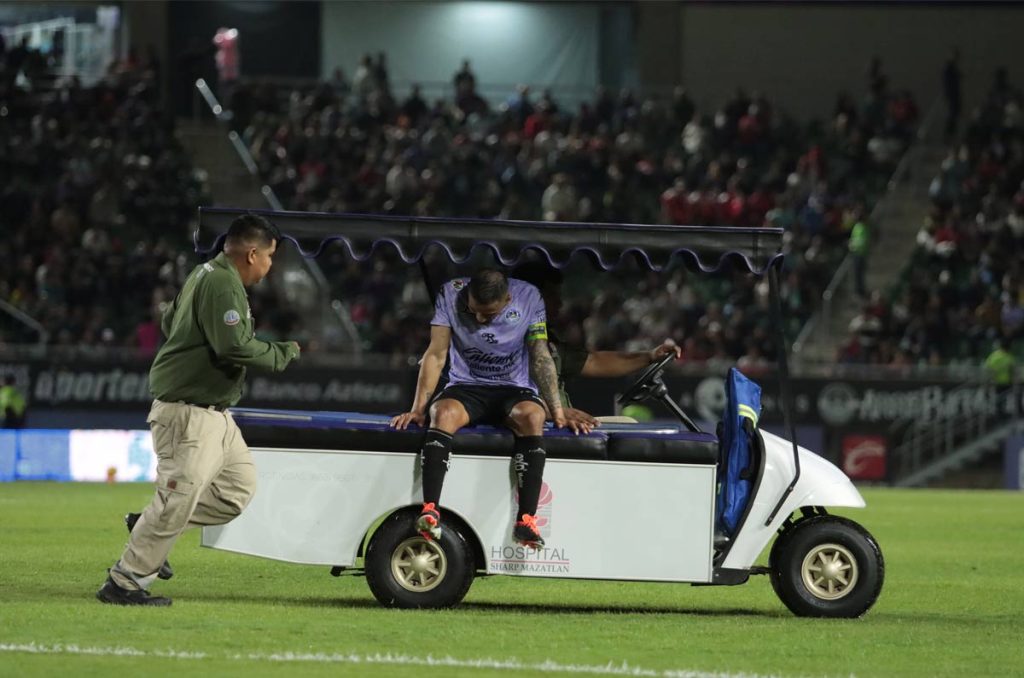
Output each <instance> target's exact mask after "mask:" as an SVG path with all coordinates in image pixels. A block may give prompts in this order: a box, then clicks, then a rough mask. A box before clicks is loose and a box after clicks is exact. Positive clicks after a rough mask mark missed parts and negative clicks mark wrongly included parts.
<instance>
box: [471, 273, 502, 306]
mask: <svg viewBox="0 0 1024 678" xmlns="http://www.w3.org/2000/svg"><path fill="white" fill-rule="evenodd" d="M507 295H508V278H506V277H505V274H504V273H502V272H501V271H499V270H496V269H493V268H481V269H480V270H479V271H477V272H476V273H474V274H473V277H472V278H470V279H469V296H471V297H473V301H475V302H476V303H478V304H493V303H494V302H496V301H503V300H504V299H505V297H506V296H507Z"/></svg>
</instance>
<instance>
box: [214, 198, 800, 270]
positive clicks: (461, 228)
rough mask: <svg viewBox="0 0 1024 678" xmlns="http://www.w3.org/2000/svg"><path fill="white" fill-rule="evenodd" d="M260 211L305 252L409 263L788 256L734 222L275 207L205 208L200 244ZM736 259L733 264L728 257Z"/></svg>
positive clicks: (656, 265)
mask: <svg viewBox="0 0 1024 678" xmlns="http://www.w3.org/2000/svg"><path fill="white" fill-rule="evenodd" d="M241 214H259V215H260V216H263V217H266V218H267V219H269V220H270V221H272V222H273V223H274V224H275V225H276V226H277V227H278V228H279V229H280V231H281V233H282V236H283V237H284V238H285V239H287V240H290V241H291V242H292V243H294V244H295V246H296V247H297V248H298V249H299V251H300V252H301V253H302V254H303V256H307V257H316V256H319V255H320V254H321V253H322V252H323V251H324V250H325V248H327V246H328V245H330V244H331V243H335V242H338V243H342V244H344V246H345V247H346V248H347V249H348V251H349V253H350V254H351V255H352V257H353V258H355V259H357V260H359V261H363V260H366V259H367V258H369V257H370V256H372V255H373V252H374V250H376V249H378V248H382V247H391V248H394V249H395V250H396V251H397V252H398V254H399V256H401V258H402V260H403V261H405V262H406V263H415V262H417V261H419V260H420V259H421V258H422V257H423V255H424V253H425V252H426V251H427V250H428V248H430V247H431V246H439V247H441V248H443V249H444V251H445V252H446V253H447V254H448V256H449V257H450V258H451V260H452V261H453V262H455V263H462V262H464V261H466V260H467V259H468V258H469V257H470V255H471V254H472V252H473V250H474V249H476V248H478V247H484V248H489V249H491V250H493V252H494V254H495V256H496V257H497V258H498V260H500V261H501V263H502V264H504V265H506V266H514V265H515V264H517V263H518V262H519V261H521V260H522V259H523V255H524V253H526V251H527V250H533V251H535V252H538V253H540V254H542V255H543V256H545V257H546V258H547V260H548V261H549V262H550V263H551V264H552V265H554V266H556V267H558V268H562V267H564V266H565V265H567V264H568V263H569V260H570V258H572V256H573V255H574V254H576V253H577V252H586V253H588V254H590V255H591V256H592V258H593V260H594V262H595V263H596V264H597V265H598V266H599V267H601V268H603V269H605V270H610V269H612V268H614V267H615V266H616V265H617V264H618V263H619V261H621V260H622V259H623V258H626V257H628V256H636V257H638V258H639V259H640V260H641V261H642V262H644V263H645V264H646V265H647V266H648V267H650V268H651V270H654V271H660V270H662V269H663V268H665V266H666V265H668V263H669V262H670V261H671V260H672V259H673V258H680V259H682V260H684V261H686V263H688V264H692V265H694V266H696V267H697V268H699V269H700V270H701V271H704V272H708V273H710V272H714V271H717V270H719V269H721V268H722V267H723V266H726V265H729V264H731V265H732V266H738V265H742V266H745V267H746V269H747V270H749V271H750V272H751V273H754V274H757V275H763V274H764V273H765V272H767V270H768V269H769V268H770V267H772V266H779V265H780V264H781V262H782V252H781V250H782V233H783V231H782V229H780V228H740V227H733V226H645V225H638V224H593V223H562V222H540V221H498V220H491V219H443V218H424V217H393V216H379V215H364V214H323V213H315V212H274V211H267V210H241V209H221V208H208V207H202V208H200V209H199V229H198V230H197V231H196V234H195V245H196V251H197V252H199V253H201V254H208V253H210V252H211V251H214V250H218V249H219V248H220V245H221V242H222V238H223V236H224V234H225V233H226V232H227V229H228V226H229V225H230V224H231V222H232V220H234V219H235V217H237V216H239V215H241ZM727 262H728V263H727Z"/></svg>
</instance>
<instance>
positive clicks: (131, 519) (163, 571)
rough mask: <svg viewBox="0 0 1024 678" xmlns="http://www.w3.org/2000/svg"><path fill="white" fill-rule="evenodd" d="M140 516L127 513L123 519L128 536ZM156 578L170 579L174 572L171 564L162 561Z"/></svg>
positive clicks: (139, 514)
mask: <svg viewBox="0 0 1024 678" xmlns="http://www.w3.org/2000/svg"><path fill="white" fill-rule="evenodd" d="M141 516H142V514H141V513H129V514H127V515H125V517H124V524H125V525H127V526H128V534H131V533H132V530H134V529H135V523H137V522H139V518H140V517H141ZM156 576H157V577H158V578H160V579H170V578H171V577H173V576H174V570H172V569H171V564H170V563H169V562H167V561H166V560H165V561H164V564H163V565H161V566H160V570H159V571H158V572H157V573H156Z"/></svg>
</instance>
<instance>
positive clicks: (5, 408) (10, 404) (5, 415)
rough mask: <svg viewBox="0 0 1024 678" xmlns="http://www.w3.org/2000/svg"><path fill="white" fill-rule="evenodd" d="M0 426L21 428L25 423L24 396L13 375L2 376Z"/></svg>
mask: <svg viewBox="0 0 1024 678" xmlns="http://www.w3.org/2000/svg"><path fill="white" fill-rule="evenodd" d="M0 422H2V425H0V428H21V427H22V426H24V425H25V396H23V395H21V391H19V390H18V386H17V380H16V379H15V378H14V375H11V374H9V375H7V376H6V377H4V385H3V386H0Z"/></svg>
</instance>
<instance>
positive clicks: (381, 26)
mask: <svg viewBox="0 0 1024 678" xmlns="http://www.w3.org/2000/svg"><path fill="white" fill-rule="evenodd" d="M610 11H618V12H619V14H618V15H616V16H617V17H618V18H617V19H616V20H617V21H619V22H620V23H621V22H622V21H625V20H628V17H629V16H630V13H629V11H628V9H627V8H625V7H624V6H621V3H613V7H611V8H602V7H600V6H599V5H598V4H595V3H579V4H576V3H539V2H538V3H532V2H531V3H524V2H417V3H397V4H396V3H391V2H327V3H324V5H323V19H322V24H321V28H322V31H323V36H322V43H323V50H322V57H321V67H320V73H321V76H322V77H324V78H329V77H330V76H331V73H332V72H333V71H334V69H335V68H336V67H340V68H341V69H342V70H343V71H344V73H345V75H346V77H347V78H351V77H352V74H353V71H354V69H355V67H356V65H357V64H358V63H359V59H360V57H362V56H363V55H364V54H373V55H376V54H377V53H378V52H381V51H383V52H385V53H386V54H387V57H388V68H389V75H390V78H391V82H392V83H394V84H395V85H397V86H398V91H399V92H404V90H405V88H406V87H407V86H408V84H409V83H412V82H418V83H421V84H422V85H423V89H424V91H425V92H426V93H427V94H429V95H431V96H440V95H446V96H451V93H452V90H451V88H452V76H453V75H454V74H455V71H456V70H458V69H459V67H460V66H461V64H462V60H463V59H469V60H470V61H471V65H472V69H473V71H474V72H475V74H476V76H477V85H478V90H479V92H480V94H481V95H482V96H484V97H485V98H487V99H489V100H491V102H492V103H498V102H499V101H502V100H504V99H506V98H507V97H508V96H509V95H510V94H512V91H513V90H512V88H513V87H514V86H515V85H516V84H517V83H530V84H534V85H540V86H545V87H551V88H554V89H555V91H556V95H558V96H559V98H560V99H563V100H564V99H566V98H570V97H571V96H572V94H573V93H583V94H585V95H587V96H590V94H591V93H592V91H593V88H594V87H595V86H596V85H597V84H598V82H599V76H601V75H602V74H601V73H599V71H600V70H601V63H602V58H601V54H600V45H601V42H602V39H601V38H602V33H604V35H606V36H608V37H607V38H606V39H607V41H608V42H609V43H610V44H612V45H613V46H615V45H618V49H625V46H623V45H622V44H621V43H622V40H620V39H619V38H621V31H615V30H612V29H611V27H610V25H609V24H608V23H607V22H605V23H603V21H606V20H604V19H603V18H602V17H606V16H607V14H608V12H610ZM611 25H612V26H613V25H614V22H612V24H611ZM603 27H604V28H603ZM604 63H605V64H606V67H610V64H611V62H610V60H608V59H604ZM609 77H610V78H612V79H615V78H618V79H621V77H622V76H621V74H615V75H610V76H609Z"/></svg>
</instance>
